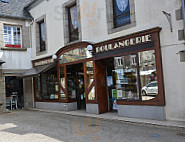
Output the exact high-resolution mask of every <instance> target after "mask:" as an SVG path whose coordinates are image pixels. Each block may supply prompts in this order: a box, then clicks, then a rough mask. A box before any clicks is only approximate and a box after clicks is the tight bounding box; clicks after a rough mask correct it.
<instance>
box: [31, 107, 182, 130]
mask: <svg viewBox="0 0 185 142" xmlns="http://www.w3.org/2000/svg"><path fill="white" fill-rule="evenodd" d="M29 110H32V111H41V112H48V113H61V114H65V115H73V116H78V117H91V118H97V119H103V120H107V121H120V122H123V123H127V124H135V125H143V126H152V127H157V128H165V129H172V130H179V131H184V132H185V122H181V121H160V120H150V119H137V118H127V117H122V116H118V115H117V113H115V112H107V113H104V114H99V115H97V114H90V113H87V112H86V111H85V110H77V111H55V110H43V109H29Z"/></svg>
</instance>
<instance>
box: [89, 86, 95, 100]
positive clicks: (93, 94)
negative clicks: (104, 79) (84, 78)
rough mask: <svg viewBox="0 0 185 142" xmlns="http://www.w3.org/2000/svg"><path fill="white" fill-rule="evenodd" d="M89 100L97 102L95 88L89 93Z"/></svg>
mask: <svg viewBox="0 0 185 142" xmlns="http://www.w3.org/2000/svg"><path fill="white" fill-rule="evenodd" d="M88 100H89V101H93V100H95V87H93V88H92V89H91V91H90V92H89V94H88Z"/></svg>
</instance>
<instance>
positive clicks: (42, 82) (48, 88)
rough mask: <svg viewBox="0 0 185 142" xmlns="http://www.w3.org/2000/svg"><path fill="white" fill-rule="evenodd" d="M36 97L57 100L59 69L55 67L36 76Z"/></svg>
mask: <svg viewBox="0 0 185 142" xmlns="http://www.w3.org/2000/svg"><path fill="white" fill-rule="evenodd" d="M35 82H36V86H35V87H36V97H37V98H38V99H40V100H57V99H58V80H57V70H56V69H55V68H53V69H51V70H49V71H47V72H45V73H41V74H40V76H39V77H37V78H35Z"/></svg>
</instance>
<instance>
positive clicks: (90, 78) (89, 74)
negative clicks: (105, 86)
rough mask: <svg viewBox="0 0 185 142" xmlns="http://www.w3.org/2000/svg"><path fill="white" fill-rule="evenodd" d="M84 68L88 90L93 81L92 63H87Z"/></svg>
mask: <svg viewBox="0 0 185 142" xmlns="http://www.w3.org/2000/svg"><path fill="white" fill-rule="evenodd" d="M86 68H87V87H88V88H89V87H90V86H91V84H92V83H93V81H94V73H93V61H89V62H87V63H86Z"/></svg>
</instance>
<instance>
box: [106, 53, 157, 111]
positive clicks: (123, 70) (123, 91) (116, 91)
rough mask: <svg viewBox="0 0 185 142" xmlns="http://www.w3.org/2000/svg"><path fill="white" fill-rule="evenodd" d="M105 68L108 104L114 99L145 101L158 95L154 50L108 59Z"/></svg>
mask: <svg viewBox="0 0 185 142" xmlns="http://www.w3.org/2000/svg"><path fill="white" fill-rule="evenodd" d="M106 66H107V72H106V73H107V77H106V78H107V89H108V94H109V100H110V104H113V103H114V102H113V101H115V100H116V99H119V100H140V101H147V100H151V99H154V98H155V97H156V95H158V82H157V74H156V62H155V51H154V50H149V51H143V52H138V53H135V54H131V55H126V56H119V57H114V58H109V59H108V62H107V63H106ZM113 109H114V108H113Z"/></svg>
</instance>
